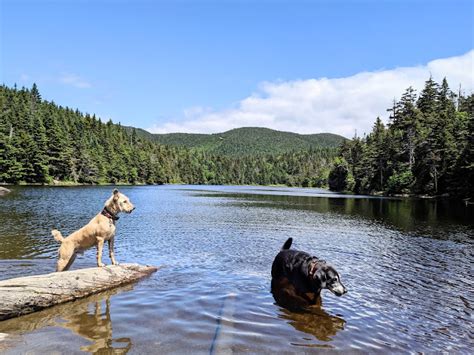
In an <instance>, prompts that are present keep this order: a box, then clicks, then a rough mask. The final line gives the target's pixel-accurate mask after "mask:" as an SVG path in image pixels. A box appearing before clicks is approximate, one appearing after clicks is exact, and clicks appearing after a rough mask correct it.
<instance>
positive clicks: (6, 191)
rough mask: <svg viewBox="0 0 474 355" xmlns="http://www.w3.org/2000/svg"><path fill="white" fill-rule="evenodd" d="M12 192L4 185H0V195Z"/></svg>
mask: <svg viewBox="0 0 474 355" xmlns="http://www.w3.org/2000/svg"><path fill="white" fill-rule="evenodd" d="M10 192H12V191H11V190H9V189H7V188H6V187H2V186H0V196H3V195H6V194H8V193H10Z"/></svg>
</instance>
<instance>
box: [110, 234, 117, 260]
mask: <svg viewBox="0 0 474 355" xmlns="http://www.w3.org/2000/svg"><path fill="white" fill-rule="evenodd" d="M114 239H115V238H114V237H112V238H110V239H109V241H108V242H109V256H110V260H112V265H118V262H117V260H115V253H114Z"/></svg>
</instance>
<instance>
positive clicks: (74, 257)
mask: <svg viewBox="0 0 474 355" xmlns="http://www.w3.org/2000/svg"><path fill="white" fill-rule="evenodd" d="M74 260H76V253H74V254H72V256H71V258H70V259H69V261H68V263H67V265H66V267H65V268H64V269H63V271H66V270H69V268H70V267H71V265H72V263H73V262H74Z"/></svg>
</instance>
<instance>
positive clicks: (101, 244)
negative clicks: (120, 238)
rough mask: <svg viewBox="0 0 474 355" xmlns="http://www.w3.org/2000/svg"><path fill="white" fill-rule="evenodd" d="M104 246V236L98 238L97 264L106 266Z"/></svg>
mask: <svg viewBox="0 0 474 355" xmlns="http://www.w3.org/2000/svg"><path fill="white" fill-rule="evenodd" d="M103 248H104V240H103V239H102V238H98V240H97V266H98V267H104V266H105V264H104V263H102V249H103Z"/></svg>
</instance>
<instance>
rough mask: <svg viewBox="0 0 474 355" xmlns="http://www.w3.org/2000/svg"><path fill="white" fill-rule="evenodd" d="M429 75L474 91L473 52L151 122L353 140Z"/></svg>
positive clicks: (193, 129)
mask: <svg viewBox="0 0 474 355" xmlns="http://www.w3.org/2000/svg"><path fill="white" fill-rule="evenodd" d="M430 74H431V75H432V76H433V79H434V80H436V81H437V82H441V80H442V79H443V78H444V77H446V78H447V79H448V83H449V84H450V87H451V89H452V90H453V91H456V90H457V88H458V87H459V84H461V86H462V88H463V89H464V90H465V91H466V92H467V93H471V92H472V91H473V90H474V50H471V51H469V52H468V53H466V54H464V55H461V56H457V57H450V58H443V59H436V60H433V61H431V62H429V63H427V64H426V65H419V66H414V67H401V68H395V69H388V70H379V71H374V72H362V73H358V74H355V75H353V76H349V77H345V78H336V79H328V78H318V79H307V80H294V81H286V82H264V83H261V84H260V86H259V90H258V91H257V92H256V93H254V94H252V95H251V96H249V97H247V98H245V99H243V100H241V101H240V102H239V103H238V105H237V108H232V109H227V110H222V111H213V110H211V109H209V108H201V107H194V108H190V109H188V110H186V111H185V112H184V114H183V118H182V119H181V120H176V121H169V122H165V123H159V124H155V125H154V126H152V127H151V128H149V131H150V132H154V133H170V132H187V133H218V132H224V131H227V130H229V129H232V128H237V127H248V126H252V127H268V128H273V129H277V130H282V131H291V132H298V133H318V132H331V133H338V134H341V135H344V136H346V137H352V136H353V134H354V131H355V130H357V132H358V133H359V134H361V133H363V132H367V133H368V132H370V130H371V129H372V125H373V123H374V121H375V118H376V117H377V116H380V117H381V118H382V119H384V120H385V121H387V118H388V114H387V111H386V109H387V108H389V107H390V106H391V105H392V102H393V99H398V98H399V97H400V96H401V94H402V93H403V92H404V91H405V89H406V88H407V87H409V86H412V87H414V88H415V89H417V90H418V91H419V90H421V89H422V88H423V86H424V82H425V81H426V80H427V79H428V78H429V76H430Z"/></svg>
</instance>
